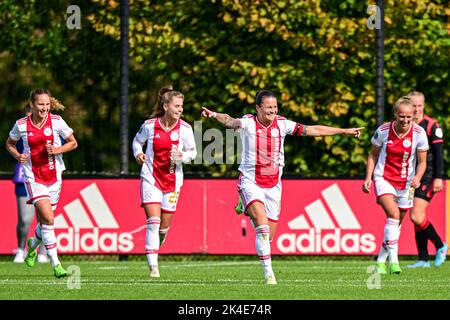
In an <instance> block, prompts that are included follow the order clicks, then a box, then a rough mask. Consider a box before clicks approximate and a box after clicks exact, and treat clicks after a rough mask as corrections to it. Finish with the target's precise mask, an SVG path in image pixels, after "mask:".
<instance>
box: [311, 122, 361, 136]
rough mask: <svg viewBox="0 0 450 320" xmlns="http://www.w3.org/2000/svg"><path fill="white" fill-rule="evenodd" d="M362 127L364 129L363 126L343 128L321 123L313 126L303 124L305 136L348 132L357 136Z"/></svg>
mask: <svg viewBox="0 0 450 320" xmlns="http://www.w3.org/2000/svg"><path fill="white" fill-rule="evenodd" d="M362 129H364V127H361V128H348V129H344V128H334V127H328V126H322V125H314V126H305V129H304V130H305V131H304V132H305V135H306V136H314V137H320V136H332V135H335V134H349V135H353V136H354V137H355V138H358V137H359V136H360V135H361V130H362Z"/></svg>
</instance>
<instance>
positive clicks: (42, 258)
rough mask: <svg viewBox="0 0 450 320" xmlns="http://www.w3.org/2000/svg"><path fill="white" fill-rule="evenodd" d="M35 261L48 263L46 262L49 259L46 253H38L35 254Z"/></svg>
mask: <svg viewBox="0 0 450 320" xmlns="http://www.w3.org/2000/svg"><path fill="white" fill-rule="evenodd" d="M36 262H38V263H48V262H50V260H49V259H48V257H47V255H46V254H41V253H39V254H38V255H37V259H36Z"/></svg>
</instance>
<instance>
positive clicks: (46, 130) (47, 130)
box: [44, 128, 52, 137]
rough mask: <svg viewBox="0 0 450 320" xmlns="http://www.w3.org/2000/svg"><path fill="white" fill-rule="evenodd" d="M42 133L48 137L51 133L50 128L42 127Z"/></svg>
mask: <svg viewBox="0 0 450 320" xmlns="http://www.w3.org/2000/svg"><path fill="white" fill-rule="evenodd" d="M44 134H45V135H46V136H47V137H50V136H51V135H52V129H50V128H45V129H44Z"/></svg>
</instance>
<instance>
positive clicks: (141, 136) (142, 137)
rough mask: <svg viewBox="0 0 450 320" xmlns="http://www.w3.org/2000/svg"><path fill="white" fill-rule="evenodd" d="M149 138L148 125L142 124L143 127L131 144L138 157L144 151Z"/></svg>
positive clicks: (135, 155)
mask: <svg viewBox="0 0 450 320" xmlns="http://www.w3.org/2000/svg"><path fill="white" fill-rule="evenodd" d="M147 139H148V130H147V126H146V125H145V123H144V124H142V126H141V128H140V129H139V131H138V133H136V135H135V136H134V139H133V142H132V144H131V147H132V149H133V155H134V157H135V158H136V157H137V155H138V154H140V153H144V151H143V149H142V147H143V146H144V144H145V143H146V142H147Z"/></svg>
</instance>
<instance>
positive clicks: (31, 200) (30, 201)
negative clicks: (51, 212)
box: [27, 195, 50, 204]
mask: <svg viewBox="0 0 450 320" xmlns="http://www.w3.org/2000/svg"><path fill="white" fill-rule="evenodd" d="M40 198H47V199H49V200H50V196H48V195H42V196H38V197H34V198H31V199H30V200H28V201H27V203H28V204H33V201H34V200H36V199H40Z"/></svg>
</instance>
